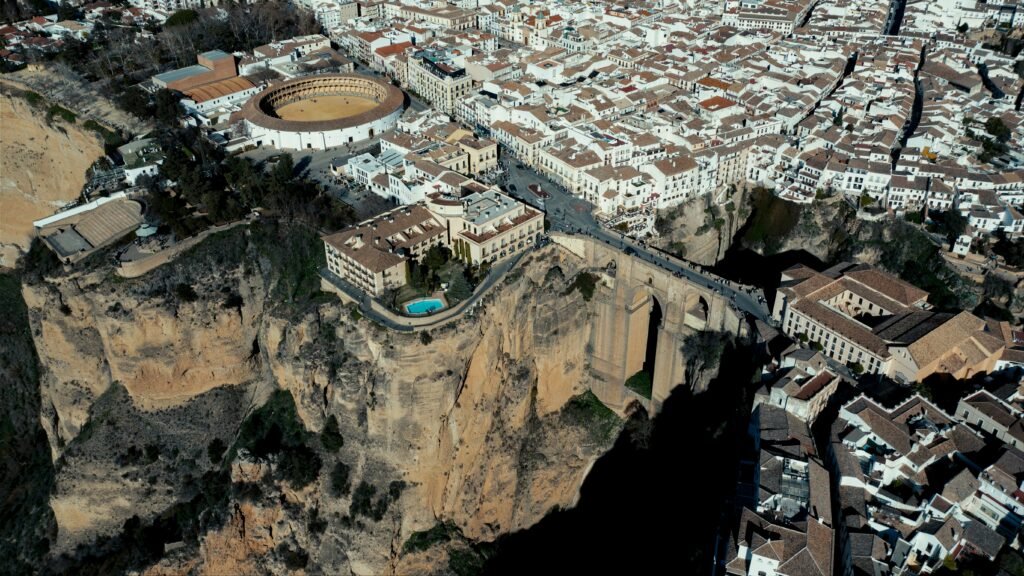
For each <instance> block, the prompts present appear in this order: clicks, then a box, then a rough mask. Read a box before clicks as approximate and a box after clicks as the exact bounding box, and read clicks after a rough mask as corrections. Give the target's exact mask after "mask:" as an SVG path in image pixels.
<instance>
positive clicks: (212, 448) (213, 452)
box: [206, 438, 228, 464]
mask: <svg viewBox="0 0 1024 576" xmlns="http://www.w3.org/2000/svg"><path fill="white" fill-rule="evenodd" d="M227 449H228V447H227V446H225V445H224V441H223V440H221V439H220V438H214V439H213V440H210V443H209V444H208V445H207V446H206V455H207V456H209V458H210V462H212V463H213V464H220V461H221V460H222V459H223V458H224V452H225V451H227Z"/></svg>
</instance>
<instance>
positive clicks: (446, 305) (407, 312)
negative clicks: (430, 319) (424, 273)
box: [402, 291, 451, 318]
mask: <svg viewBox="0 0 1024 576" xmlns="http://www.w3.org/2000/svg"><path fill="white" fill-rule="evenodd" d="M426 300H439V301H440V302H441V307H440V308H434V309H433V310H428V311H426V312H412V311H410V310H409V305H410V304H415V303H417V302H423V301H426ZM450 307H451V305H450V304H449V303H448V299H447V298H445V295H444V292H441V291H437V292H434V293H433V294H431V295H430V296H421V297H419V298H413V299H412V300H409V301H408V302H403V303H402V308H403V309H404V310H405V315H406V316H412V317H416V318H419V317H422V316H430V315H431V314H436V313H438V312H443V311H445V310H447V309H448V308H450Z"/></svg>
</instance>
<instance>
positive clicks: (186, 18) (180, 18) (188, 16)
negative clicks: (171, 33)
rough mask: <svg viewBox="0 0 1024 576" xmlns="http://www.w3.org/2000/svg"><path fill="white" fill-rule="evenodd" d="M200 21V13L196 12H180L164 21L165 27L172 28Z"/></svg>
mask: <svg viewBox="0 0 1024 576" xmlns="http://www.w3.org/2000/svg"><path fill="white" fill-rule="evenodd" d="M198 19H199V13H198V12H196V11H195V10H187V9H186V10H178V11H177V12H175V13H174V14H171V16H170V18H168V19H167V20H166V21H164V26H165V27H167V28H172V27H174V26H184V25H186V24H191V23H193V22H195V21H196V20H198Z"/></svg>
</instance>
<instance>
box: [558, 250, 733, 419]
mask: <svg viewBox="0 0 1024 576" xmlns="http://www.w3.org/2000/svg"><path fill="white" fill-rule="evenodd" d="M551 238H552V240H553V241H554V242H556V243H557V244H559V245H561V246H562V247H564V248H566V249H567V250H569V251H570V252H572V253H573V254H575V255H577V256H579V257H580V258H582V259H583V260H584V261H585V262H586V265H587V266H588V267H590V268H591V269H592V272H593V273H594V274H596V275H598V276H599V278H600V281H599V282H598V286H597V288H596V289H595V290H594V297H593V301H592V304H593V305H594V307H595V309H596V313H597V315H596V317H595V318H594V320H593V328H592V331H591V334H590V342H589V344H588V346H589V348H588V349H589V356H590V365H591V369H592V370H593V371H594V372H595V373H596V375H597V376H598V382H596V383H595V384H594V385H593V386H592V388H591V389H592V390H593V392H594V394H595V395H597V397H598V398H600V399H601V401H602V402H604V403H605V404H606V405H607V406H609V407H610V408H612V409H615V410H618V411H622V410H624V409H625V408H626V406H627V405H628V404H629V403H631V402H633V401H634V400H635V401H639V402H640V403H641V404H642V405H643V406H644V407H645V408H647V410H648V413H650V414H652V415H653V414H654V413H656V412H657V411H658V410H660V408H661V404H662V403H663V402H664V401H665V399H666V398H668V395H669V393H670V392H671V391H672V389H673V388H675V387H676V386H678V385H680V384H684V383H685V382H686V358H684V356H683V353H682V346H683V339H684V338H685V337H686V336H687V335H689V334H692V333H694V332H695V331H698V330H717V331H722V332H729V333H732V334H735V335H741V334H746V333H747V330H748V326H747V323H746V321H745V319H744V318H743V315H742V314H741V313H740V312H738V311H736V310H735V309H734V308H733V307H732V306H731V305H730V300H729V297H728V296H723V295H721V294H720V293H719V291H716V290H715V289H714V288H712V287H709V284H711V283H710V282H698V281H697V280H695V279H692V277H693V274H689V275H676V274H673V272H672V271H670V270H667V269H665V268H664V267H662V266H659V265H657V264H654V263H652V262H650V261H647V260H645V259H641V258H639V257H636V256H629V255H626V254H625V253H623V252H622V251H621V250H619V249H617V248H614V247H612V246H609V245H606V244H604V243H602V242H600V241H597V240H594V239H592V238H590V237H586V236H569V235H564V234H552V235H551ZM652 320H654V321H655V322H657V325H655V326H651V322H652ZM650 338H656V339H657V340H656V342H657V345H656V348H655V349H654V350H653V354H651V351H649V350H648V340H649V339H650ZM652 356H653V361H652ZM641 370H645V371H647V372H649V373H650V372H653V373H652V374H651V378H652V380H653V390H652V395H651V398H650V399H647V398H645V397H643V396H641V395H640V394H638V393H636V392H634V391H633V390H631V389H629V388H627V387H626V386H625V382H626V380H627V379H629V378H630V377H631V376H633V375H635V374H637V373H638V372H640V371H641Z"/></svg>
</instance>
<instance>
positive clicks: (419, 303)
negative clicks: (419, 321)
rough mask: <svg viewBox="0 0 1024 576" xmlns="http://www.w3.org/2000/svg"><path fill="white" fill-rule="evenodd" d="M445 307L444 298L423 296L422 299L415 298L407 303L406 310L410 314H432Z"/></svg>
mask: <svg viewBox="0 0 1024 576" xmlns="http://www.w3.org/2000/svg"><path fill="white" fill-rule="evenodd" d="M442 308H444V300H441V299H440V298H423V299H421V300H415V301H413V302H408V303H407V304H406V305H405V311H406V312H408V313H409V314H417V315H420V314H430V313H431V312H434V311H437V310H441V309H442Z"/></svg>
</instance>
